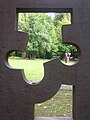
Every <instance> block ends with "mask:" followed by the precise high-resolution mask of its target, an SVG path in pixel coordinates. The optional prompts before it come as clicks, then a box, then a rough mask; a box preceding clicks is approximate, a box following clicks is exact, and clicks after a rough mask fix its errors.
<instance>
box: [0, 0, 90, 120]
mask: <svg viewBox="0 0 90 120" xmlns="http://www.w3.org/2000/svg"><path fill="white" fill-rule="evenodd" d="M50 11H52V12H70V13H71V14H72V25H68V26H64V27H63V43H70V44H74V45H75V46H76V47H77V48H78V50H79V57H80V58H79V62H78V63H77V64H75V65H74V66H70V67H67V66H65V65H63V64H61V63H60V61H59V59H55V60H53V61H51V62H48V63H45V64H44V70H45V75H44V78H43V80H42V81H41V82H40V83H38V84H34V85H31V84H29V83H28V82H27V80H26V79H25V78H24V75H23V71H21V70H14V69H12V68H10V66H9V64H8V60H7V59H8V54H9V52H10V51H13V50H20V51H25V47H26V44H27V36H28V35H27V34H26V33H23V32H18V31H17V30H16V28H15V27H16V23H17V17H16V16H17V14H18V13H19V12H50ZM80 51H81V52H80ZM89 51H90V1H89V0H0V120H34V105H35V103H39V102H43V101H46V100H48V99H50V98H51V97H53V95H55V94H56V92H57V91H58V89H59V88H60V86H61V84H68V85H73V117H72V119H74V120H90V73H89V72H90V63H89V61H90V53H89ZM43 119H44V118H43ZM48 119H49V118H48ZM41 120H42V118H41ZM52 120H54V118H52ZM60 120H61V119H60Z"/></svg>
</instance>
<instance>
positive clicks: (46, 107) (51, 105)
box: [35, 85, 73, 118]
mask: <svg viewBox="0 0 90 120" xmlns="http://www.w3.org/2000/svg"><path fill="white" fill-rule="evenodd" d="M72 95H73V94H72V86H71V85H62V86H61V89H60V90H59V91H58V92H57V94H56V95H55V96H54V97H53V98H51V99H50V100H48V101H46V102H44V103H39V104H36V105H35V116H36V117H40V116H41V117H43V116H44V117H70V118H72V104H73V103H72V98H73V96H72Z"/></svg>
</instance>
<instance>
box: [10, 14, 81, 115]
mask: <svg viewBox="0 0 90 120" xmlns="http://www.w3.org/2000/svg"><path fill="white" fill-rule="evenodd" d="M29 14H31V16H29V19H27V16H28V15H29ZM37 14H38V15H39V16H41V15H42V16H44V14H45V15H48V16H47V17H46V18H50V19H48V22H45V17H44V18H42V17H40V19H41V18H42V22H41V23H43V24H46V28H47V27H48V26H49V24H50V25H51V26H50V28H49V31H47V30H46V28H45V26H43V24H42V25H40V22H39V20H38V23H37V22H36V21H34V20H35V19H37ZM55 14H56V13H49V14H47V13H27V14H26V13H18V15H19V16H18V30H19V31H23V32H27V33H28V34H29V38H30V41H29V42H28V45H27V47H26V49H27V51H26V52H20V51H13V52H11V53H10V54H9V58H8V64H9V65H10V66H11V67H12V68H14V69H24V73H25V76H26V78H27V79H28V80H32V81H33V82H38V81H40V80H42V78H43V77H44V68H43V63H44V62H47V61H49V60H52V59H53V58H57V57H60V59H61V62H62V63H63V64H64V65H73V64H75V63H76V62H77V61H78V59H79V55H80V50H79V48H78V46H76V45H75V46H73V45H71V44H70V45H68V44H66V46H65V45H63V44H62V33H61V32H62V31H61V28H62V25H65V24H71V21H72V19H71V14H70V13H67V14H66V13H65V14H66V15H68V19H69V21H64V20H65V19H66V18H64V20H63V15H64V14H62V15H61V18H58V16H59V14H57V17H56V18H57V21H54V22H52V24H53V25H54V27H52V26H53V25H52V24H51V23H50V22H51V21H53V19H54V17H55ZM33 15H34V16H33ZM20 16H21V17H20ZM38 19H39V18H38ZM58 19H61V21H59V20H58ZM20 20H22V22H21V23H20ZM29 20H31V22H30V21H29ZM28 21H29V25H31V27H30V26H28ZM32 25H33V27H34V29H32ZM24 26H25V27H24ZM38 28H39V29H38ZM51 28H52V29H51ZM35 29H36V32H33V31H34V30H35ZM40 30H42V34H41V31H40ZM55 30H56V32H55ZM48 33H49V34H50V35H51V36H52V38H53V40H52V39H51V38H50V36H47V34H48ZM33 34H35V35H36V37H35V36H34V37H33ZM37 37H39V39H41V41H42V39H44V40H45V41H44V42H43V43H42V44H41V47H42V46H43V48H46V49H47V48H48V50H46V49H44V52H43V53H42V56H43V57H44V59H41V58H40V59H36V58H38V56H39V54H37V51H38V50H37V49H36V48H37V45H38V43H37V42H36V41H37V40H36V39H37ZM40 37H42V38H40ZM55 37H56V38H57V39H58V41H57V40H56V39H54V38H55ZM32 39H35V41H33V44H32ZM48 39H49V41H48ZM46 41H47V43H48V44H47V45H46ZM38 42H40V41H38ZM60 43H61V44H60ZM49 44H50V45H52V47H51V48H52V49H51V50H50V53H52V54H50V53H49V52H48V51H49V49H50V48H49V47H50V46H48V45H49ZM32 48H33V51H32ZM29 50H31V51H29ZM70 50H71V51H72V52H71V51H70ZM78 51H79V52H78ZM30 53H31V54H30ZM74 53H75V54H74ZM78 53H79V54H78ZM28 54H30V55H28ZM45 54H47V57H45ZM65 54H69V56H70V57H69V61H68V58H67V60H66V61H67V62H66V63H65ZM72 61H73V62H72ZM72 98H73V97H72V87H71V86H65V85H63V86H62V87H61V89H60V90H59V91H58V93H57V94H56V95H55V96H54V97H53V98H52V99H50V100H49V101H47V102H45V103H42V104H41V103H40V104H37V105H36V107H35V116H36V117H40V116H41V117H42V116H46V117H53V116H56V117H61V116H62V117H72ZM57 104H58V105H57ZM62 105H63V106H62ZM57 107H58V108H57ZM67 108H68V109H67ZM65 110H66V111H65ZM38 112H39V113H38Z"/></svg>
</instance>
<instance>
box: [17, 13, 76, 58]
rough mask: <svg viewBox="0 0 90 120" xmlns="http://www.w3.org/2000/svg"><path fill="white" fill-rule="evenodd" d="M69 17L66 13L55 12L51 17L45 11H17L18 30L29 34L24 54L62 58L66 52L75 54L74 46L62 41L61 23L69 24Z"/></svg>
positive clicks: (34, 56) (33, 56) (35, 56)
mask: <svg viewBox="0 0 90 120" xmlns="http://www.w3.org/2000/svg"><path fill="white" fill-rule="evenodd" d="M70 19H71V17H70V14H68V13H65V14H63V13H62V14H61V13H56V14H54V18H53V19H52V17H51V16H49V15H48V14H46V13H19V20H18V30H19V31H23V32H27V33H28V35H29V40H28V45H27V47H26V56H27V57H28V58H53V57H57V56H60V57H61V59H63V57H64V54H65V53H66V52H71V53H72V55H74V54H76V52H77V49H76V48H75V47H74V46H72V45H64V44H63V43H62V25H65V24H71V20H70Z"/></svg>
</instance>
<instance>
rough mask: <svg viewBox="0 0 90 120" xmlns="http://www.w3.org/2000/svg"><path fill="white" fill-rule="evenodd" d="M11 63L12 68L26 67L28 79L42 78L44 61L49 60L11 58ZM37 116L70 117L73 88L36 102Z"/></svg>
mask: <svg viewBox="0 0 90 120" xmlns="http://www.w3.org/2000/svg"><path fill="white" fill-rule="evenodd" d="M8 61H9V64H10V66H12V68H16V69H24V71H25V75H26V77H27V79H28V80H34V81H37V80H42V78H43V76H44V68H43V63H45V62H47V61H48V60H42V59H35V60H26V59H20V58H18V59H17V58H16V59H15V58H14V59H13V58H12V59H11V58H9V60H8ZM35 116H37V117H40V116H41V117H42V116H46V117H53V116H56V117H57V116H58V117H60V116H61V117H69V116H72V90H65V89H64V90H59V91H58V93H57V94H56V95H55V96H54V97H53V98H52V99H50V100H48V101H46V102H44V103H40V104H36V106H35Z"/></svg>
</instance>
